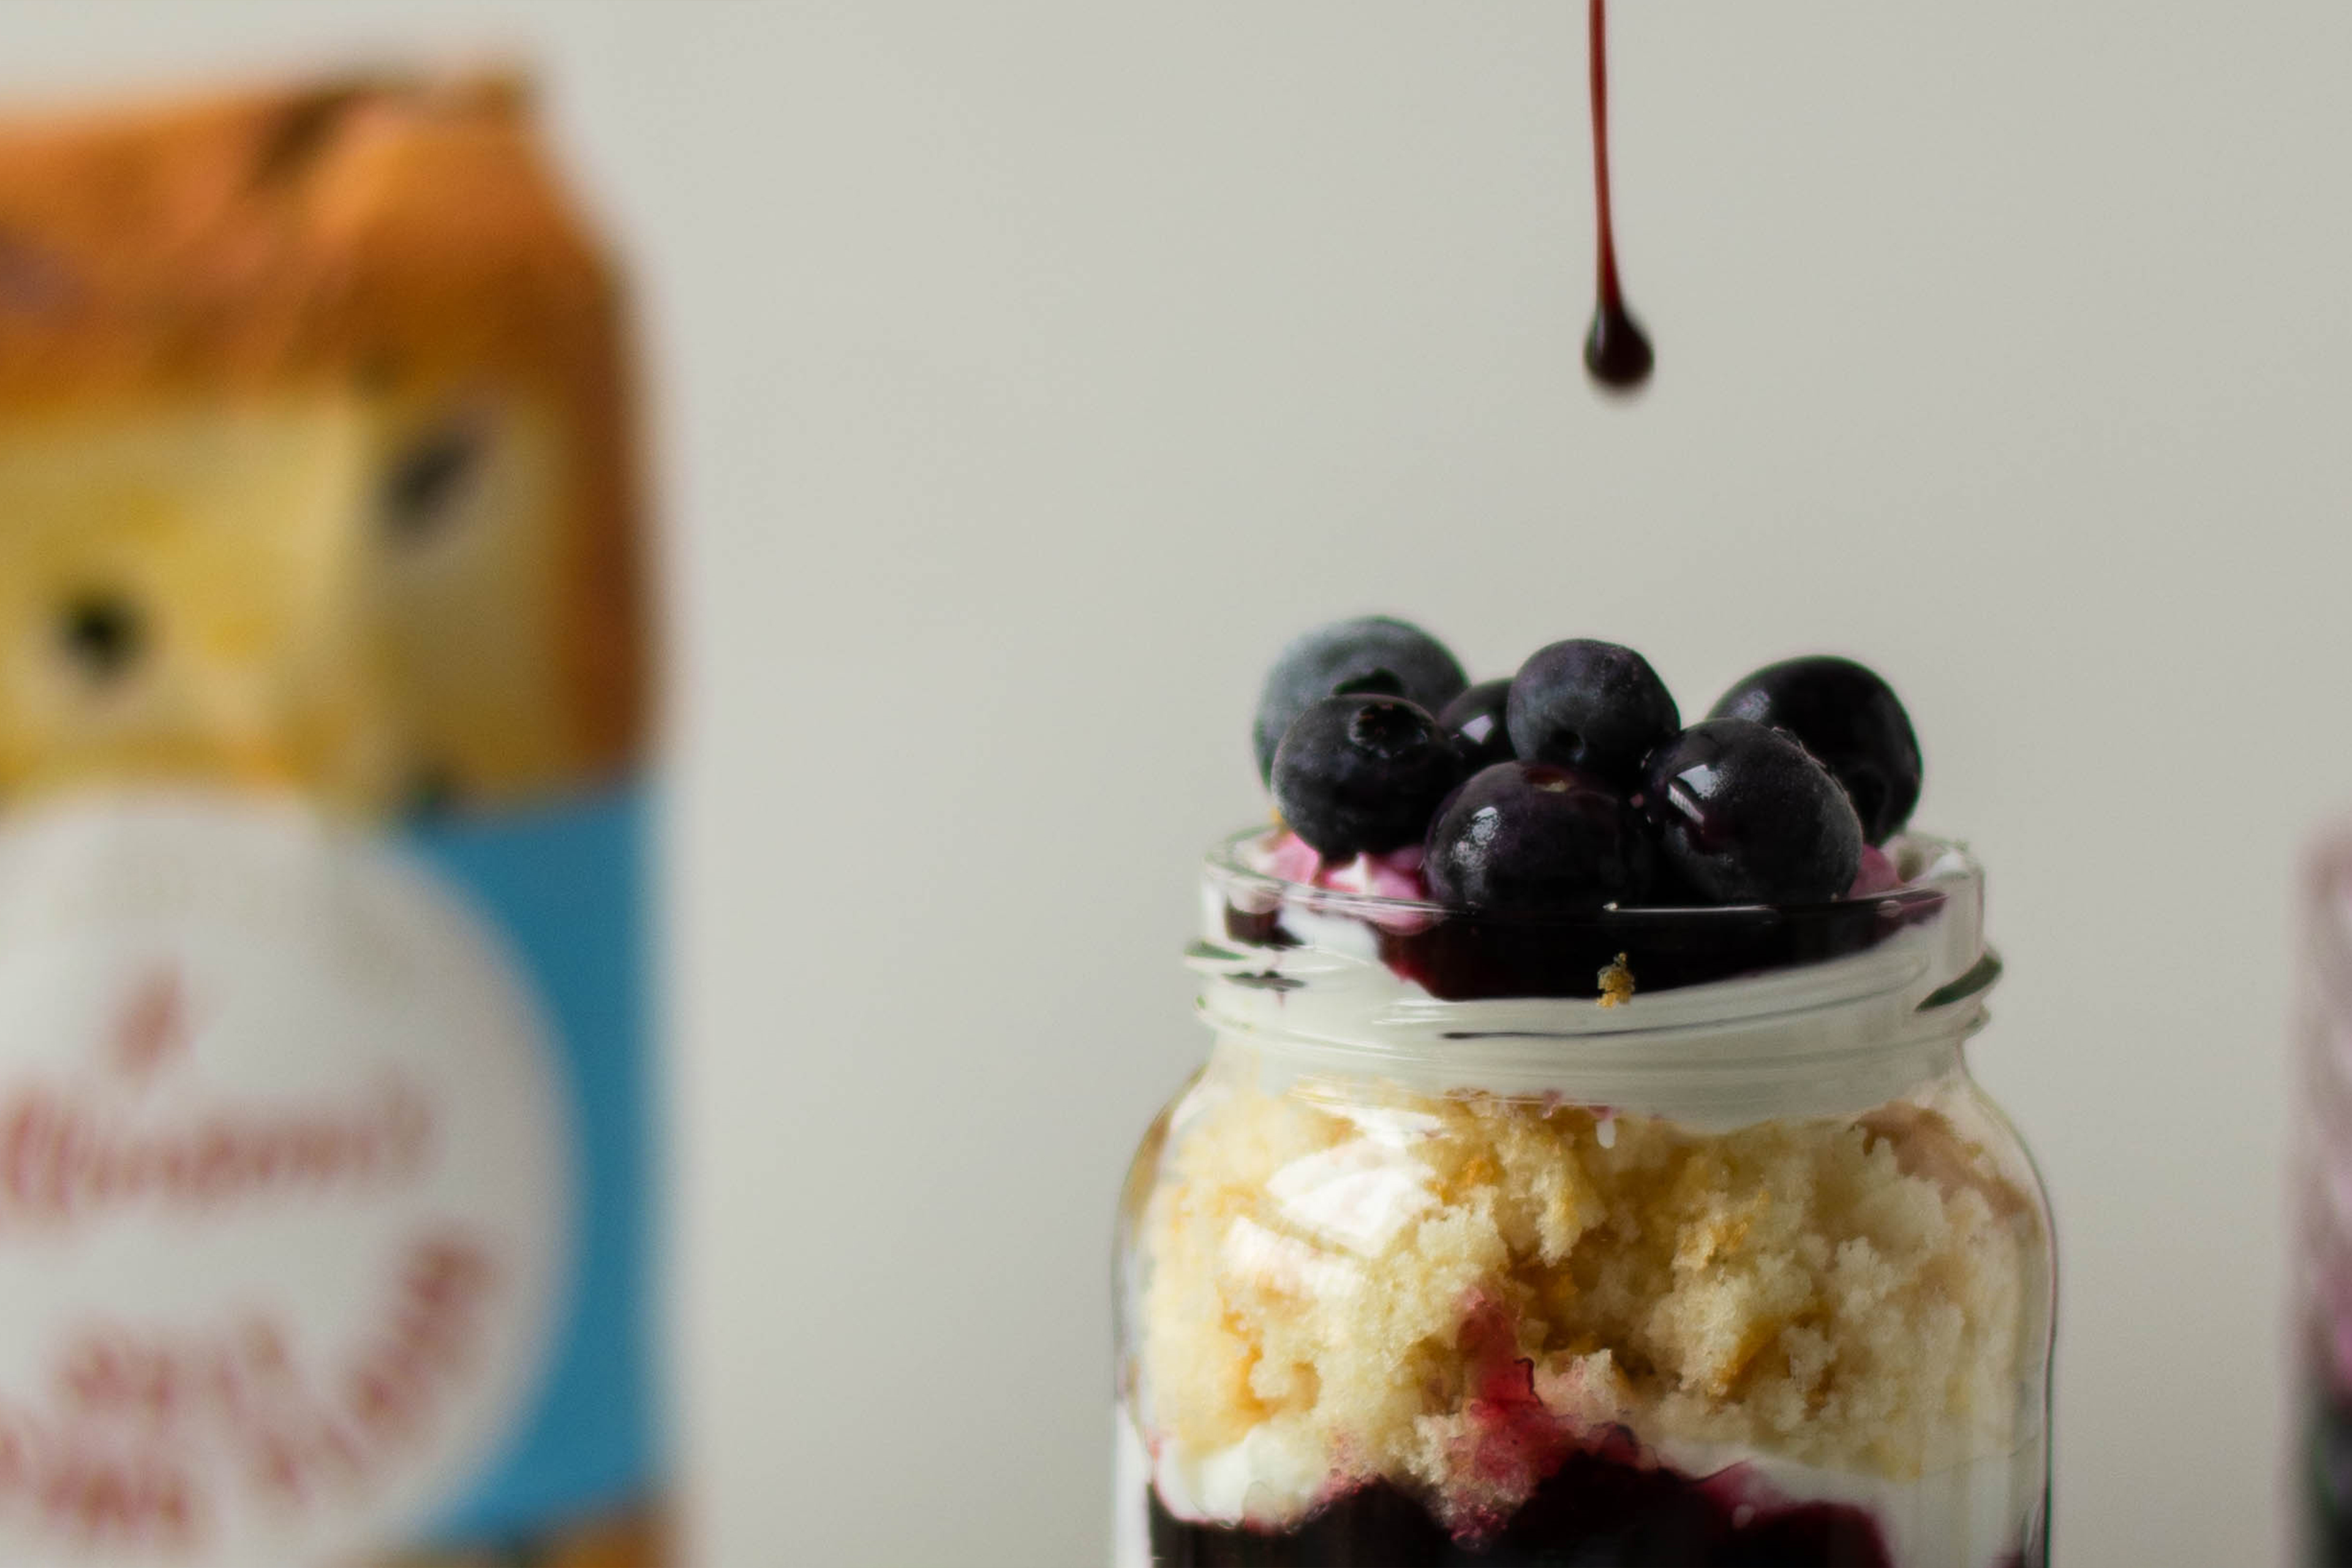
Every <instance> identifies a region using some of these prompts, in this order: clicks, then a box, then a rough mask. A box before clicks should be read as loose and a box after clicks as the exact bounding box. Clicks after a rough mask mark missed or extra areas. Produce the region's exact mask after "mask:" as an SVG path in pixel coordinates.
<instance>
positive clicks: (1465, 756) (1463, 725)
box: [1437, 680, 1512, 773]
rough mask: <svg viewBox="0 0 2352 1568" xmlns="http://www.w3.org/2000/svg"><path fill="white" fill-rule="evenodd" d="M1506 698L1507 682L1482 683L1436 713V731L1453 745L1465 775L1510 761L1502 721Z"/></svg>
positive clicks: (1508, 741)
mask: <svg viewBox="0 0 2352 1568" xmlns="http://www.w3.org/2000/svg"><path fill="white" fill-rule="evenodd" d="M1510 695H1511V683H1510V682H1509V681H1508V680H1482V681H1480V682H1479V683H1478V684H1477V685H1475V686H1473V687H1471V688H1470V689H1467V690H1465V692H1463V693H1462V695H1461V696H1459V697H1457V698H1455V699H1454V700H1453V701H1451V702H1449V703H1447V704H1446V705H1445V706H1444V708H1443V709H1442V710H1439V712H1438V715H1437V727H1438V728H1439V729H1441V730H1443V731H1445V738H1446V739H1447V740H1449V741H1451V742H1454V751H1455V752H1459V753H1460V754H1461V757H1462V765H1463V768H1464V769H1465V771H1466V772H1469V773H1476V772H1477V771H1478V770H1479V769H1480V768H1484V767H1491V766H1493V765H1494V764H1495V763H1507V762H1509V761H1510V760H1511V757H1512V752H1511V731H1510V729H1509V727H1508V726H1507V724H1506V723H1505V722H1504V719H1503V706H1504V704H1505V702H1507V700H1509V698H1510Z"/></svg>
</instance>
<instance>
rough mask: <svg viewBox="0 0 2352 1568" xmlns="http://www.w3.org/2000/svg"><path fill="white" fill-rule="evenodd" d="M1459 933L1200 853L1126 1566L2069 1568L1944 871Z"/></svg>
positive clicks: (2018, 1162)
mask: <svg viewBox="0 0 2352 1568" xmlns="http://www.w3.org/2000/svg"><path fill="white" fill-rule="evenodd" d="M1888 849H1889V853H1890V856H1891V857H1892V858H1893V859H1894V861H1895V870H1896V873H1897V874H1898V875H1899V876H1900V877H1901V878H1902V880H1901V883H1900V885H1899V886H1897V887H1895V888H1894V889H1891V890H1889V891H1887V892H1885V893H1883V894H1879V895H1876V896H1873V897H1866V898H1857V899H1849V900H1841V901H1839V902H1837V903H1833V904H1826V905H1818V906H1810V907H1806V908H1801V909H1780V910H1773V909H1756V908H1751V909H1710V910H1601V911H1599V912H1597V913H1592V914H1588V915H1582V916H1576V917H1559V918H1552V917H1547V918H1540V919H1538V918H1531V917H1511V918H1499V917H1495V916H1486V915H1481V916H1469V915H1464V914H1461V913H1458V912H1454V911H1448V910H1443V909H1440V908H1438V907H1435V906H1433V905H1429V904H1425V903H1420V902H1415V901H1412V900H1402V899H1394V898H1383V897H1376V896H1371V895H1370V894H1361V893H1354V892H1348V891H1335V890H1330V889H1323V888H1310V887H1306V886H1303V885H1301V884H1298V883H1295V882H1286V881H1282V880H1279V879H1276V878H1275V877H1273V876H1271V875H1268V874H1265V873H1264V872H1262V871H1260V870H1258V869H1255V867H1258V866H1263V865H1265V864H1267V863H1268V858H1267V855H1266V842H1265V835H1264V834H1263V833H1253V834H1244V835H1242V836H1239V837H1235V838H1234V839H1231V840H1228V841H1227V842H1226V843H1224V844H1223V845H1222V846H1220V847H1218V849H1217V850H1216V851H1214V852H1213V854H1212V856H1211V857H1210V859H1209V862H1208V867H1207V877H1206V882H1205V886H1204V889H1203V912H1204V916H1205V922H1206V923H1205V929H1204V932H1203V936H1202V941H1200V942H1197V943H1196V944H1195V945H1194V946H1193V948H1192V954H1191V962H1192V967H1193V968H1194V969H1195V970H1196V971H1197V972H1198V973H1200V975H1201V1003H1200V1005H1201V1011H1202V1015H1203V1016H1204V1017H1205V1018H1206V1020H1207V1021H1208V1023H1209V1025H1210V1026H1211V1027H1212V1029H1213V1031H1214V1032H1215V1039H1214V1043H1213V1045H1212V1047H1211V1049H1210V1053H1209V1058H1208V1061H1207V1063H1206V1065H1205V1066H1204V1067H1203V1068H1202V1070H1201V1071H1200V1073H1199V1074H1198V1075H1197V1076H1196V1077H1195V1078H1194V1079H1192V1082H1191V1084H1190V1085H1188V1086H1187V1088H1186V1089H1184V1090H1183V1092H1182V1093H1181V1095H1180V1096H1179V1097H1178V1098H1177V1100H1175V1102H1174V1103H1173V1104H1172V1105H1171V1106H1170V1107H1169V1108H1168V1110H1166V1111H1164V1112H1163V1113H1162V1114H1161V1115H1160V1119H1159V1120H1158V1121H1156V1122H1155V1123H1154V1124H1153V1126H1152V1127H1151V1129H1150V1131H1149V1132H1148V1133H1147V1134H1146V1136H1145V1138H1144V1141H1143V1145H1142V1148H1141V1149H1140V1151H1139V1152H1138V1154H1137V1156H1136V1160H1135V1163H1134V1166H1133V1169H1132V1171H1131V1173H1129V1179H1128V1184H1127V1187H1126V1192H1125V1194H1124V1198H1123V1200H1122V1203H1121V1210H1120V1225H1119V1242H1118V1394H1119V1400H1120V1409H1119V1413H1118V1497H1117V1509H1118V1514H1117V1524H1116V1533H1115V1553H1116V1561H1117V1563H1118V1568H1142V1565H1144V1564H1147V1563H1149V1564H1154V1565H1159V1568H1175V1565H1181V1568H1213V1565H1216V1564H1228V1563H1230V1564H1243V1563H1247V1564H1252V1565H1255V1568H1341V1565H1349V1568H1358V1565H1377V1568H1414V1565H1417V1564H1423V1563H1461V1564H1465V1565H1467V1564H1485V1565H1487V1568H1515V1565H1533V1564H1538V1563H1541V1564H1547V1565H1555V1564H1564V1563H1573V1564H1578V1565H1580V1568H1708V1565H1710V1564H1733V1563H1738V1564H1768V1563H1769V1564H1772V1565H1775V1568H1880V1565H1885V1568H1898V1565H1899V1568H1929V1565H1933V1568H1996V1565H1998V1568H2012V1565H2024V1568H2038V1565H2040V1564H2043V1563H2046V1562H2047V1553H2048V1547H2047V1539H2048V1537H2047V1512H2048V1498H2049V1447H2048V1408H2049V1407H2048V1387H2049V1370H2050V1345H2051V1327H2052V1313H2053V1279H2054V1275H2053V1253H2052V1247H2051V1230H2050V1224H2049V1213H2048V1209H2047V1206H2046V1204H2045V1200H2044V1196H2043V1194H2042V1187H2041V1184H2040V1181H2039V1178H2038V1177H2037V1176H2036V1174H2035V1173H2034V1170H2033V1167H2032V1163H2031V1161H2030V1159H2029V1158H2028V1156H2027V1154H2026V1152H2025V1150H2024V1148H2023V1146H2022V1145H2021V1143H2020V1142H2019V1140H2018V1138H2017V1135H2016V1133H2015V1131H2013V1130H2012V1129H2011V1126H2010V1124H2009V1122H2008V1121H2006V1119H2004V1118H2003V1116H2002V1115H2001V1113H2000V1110H1998V1109H1997V1108H1996V1107H1995V1106H1994V1105H1993V1104H1992V1103H1991V1101H1990V1100H1989V1099H1987V1097H1986V1096H1985V1095H1984V1093H1983V1092H1982V1091H1981V1090H1980V1089H1979V1088H1978V1087H1977V1086H1976V1084H1975V1083H1974V1082H1973V1081H1972V1080H1971V1079H1969V1075H1968V1070H1967V1068H1966V1067H1965V1065H1964V1063H1963V1061H1962V1056H1961V1047H1962V1044H1963V1042H1964V1041H1966V1040H1967V1038H1968V1037H1969V1036H1970V1035H1971V1034H1973V1033H1974V1032H1975V1031H1976V1029H1977V1028H1978V1027H1979V1026H1980V1025H1981V1024H1982V1022H1983V1019H1984V1001H1985V994H1986V992H1987V991H1988V990H1989V989H1990V986H1991V984H1992V983H1993V981H1994V979H1995V977H1996V976H1997V975H1998V973H1999V968H2000V966H1999V963H1998V960H1996V959H1995V958H1994V956H1993V955H1992V954H1991V953H1990V952H1989V951H1988V950H1987V949H1986V948H1985V946H1984V944H1983V941H1982V918H1981V916H1982V895H1983V879H1982V874H1981V872H1980V870H1979V868H1978V867H1977V865H1976V864H1975V863H1974V862H1973V861H1971V860H1970V859H1969V858H1968V857H1967V856H1966V855H1965V854H1964V853H1963V852H1962V851H1960V850H1959V849H1958V848H1957V847H1954V846H1952V845H1949V844H1946V843H1942V842H1939V841H1936V840H1933V839H1927V838H1923V837H1912V838H1908V839H1904V840H1898V841H1897V842H1896V843H1895V844H1893V845H1890V846H1889V847H1888Z"/></svg>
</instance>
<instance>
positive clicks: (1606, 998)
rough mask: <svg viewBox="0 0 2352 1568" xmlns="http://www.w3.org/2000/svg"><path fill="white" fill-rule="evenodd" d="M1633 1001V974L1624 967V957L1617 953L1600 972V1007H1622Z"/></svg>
mask: <svg viewBox="0 0 2352 1568" xmlns="http://www.w3.org/2000/svg"><path fill="white" fill-rule="evenodd" d="M1632 1000H1633V971H1632V970H1631V969H1629V968H1627V967H1626V965H1625V955H1624V954H1623V953H1622V952H1621V953H1619V954H1618V955H1617V956H1616V958H1615V959H1614V960H1613V961H1612V963H1610V964H1609V966H1608V967H1607V968H1605V969H1603V970H1602V971H1601V1005H1602V1006H1603V1007H1616V1006H1622V1005H1624V1004H1625V1003H1627V1002H1631V1001H1632Z"/></svg>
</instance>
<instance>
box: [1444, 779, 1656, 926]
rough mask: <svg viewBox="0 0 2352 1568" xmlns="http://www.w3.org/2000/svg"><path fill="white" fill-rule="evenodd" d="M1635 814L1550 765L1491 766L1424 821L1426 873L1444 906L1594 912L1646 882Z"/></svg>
mask: <svg viewBox="0 0 2352 1568" xmlns="http://www.w3.org/2000/svg"><path fill="white" fill-rule="evenodd" d="M1650 868H1651V848H1650V838H1649V835H1648V833H1647V832H1646V831H1645V830H1644V828H1643V823H1642V821H1641V818H1640V816H1638V814H1636V813H1635V812H1634V811H1633V809H1632V808H1631V807H1629V806H1628V805H1626V803H1625V800H1624V797H1623V796H1622V795H1619V794H1618V793H1617V792H1616V791H1615V790H1614V789H1612V788H1611V787H1610V786H1609V785H1608V784H1605V783H1603V782H1602V781H1601V780H1600V779H1597V778H1594V777H1593V776H1592V775H1591V774H1590V773H1579V772H1578V771H1576V770H1575V769H1573V768H1560V767H1553V766H1551V765H1550V764H1549V763H1522V762H1508V763H1495V764H1494V765H1493V766H1491V767H1488V768H1486V769H1484V770H1482V771H1481V772H1480V773H1477V774H1476V775H1475V777H1473V778H1472V779H1471V780H1470V781H1469V782H1468V783H1467V784H1464V785H1463V786H1462V787H1461V788H1460V789H1458V790H1456V791H1454V797H1453V798H1452V799H1451V800H1448V801H1447V802H1446V803H1445V805H1444V807H1442V808H1441V809H1440V810H1439V812H1438V814H1437V819H1436V820H1435V821H1434V822H1433V823H1431V824H1430V825H1429V840H1428V854H1427V856H1426V858H1424V859H1423V862H1422V874H1423V876H1424V877H1425V878H1426V879H1428V882H1429V889H1430V891H1431V892H1432V893H1433V894H1434V895H1435V896H1436V897H1437V898H1438V899H1439V900H1441V901H1443V902H1444V903H1449V904H1454V905H1456V906H1459V907H1461V908H1463V909H1471V910H1518V911H1543V910H1597V909H1599V908H1600V907H1601V905H1603V904H1612V903H1630V902H1633V901H1634V900H1638V899H1639V898H1640V897H1641V896H1642V894H1643V890H1644V889H1645V888H1646V887H1647V886H1648V883H1649V879H1650Z"/></svg>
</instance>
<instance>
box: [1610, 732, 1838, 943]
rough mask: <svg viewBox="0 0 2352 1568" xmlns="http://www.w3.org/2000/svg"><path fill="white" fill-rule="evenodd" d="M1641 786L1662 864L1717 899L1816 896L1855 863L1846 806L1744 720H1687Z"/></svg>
mask: <svg viewBox="0 0 2352 1568" xmlns="http://www.w3.org/2000/svg"><path fill="white" fill-rule="evenodd" d="M1642 793H1643V802H1644V805H1645V808H1646V809H1647V811H1648V812H1649V814H1650V816H1651V819H1652V820H1653V821H1654V823H1656V825H1657V828H1658V847H1659V852H1660V854H1661V855H1662V857H1663V858H1664V860H1665V862H1666V864H1667V865H1668V866H1669V867H1670V868H1672V869H1673V871H1674V874H1675V877H1676V878H1677V879H1680V880H1681V881H1682V882H1684V883H1685V884H1686V885H1687V886H1689V887H1690V888H1691V889H1694V890H1695V891H1696V892H1698V893H1699V894H1700V895H1701V896H1703V897H1705V898H1707V899H1710V900H1714V901H1715V902H1717V903H1720V904H1811V903H1821V902H1824V901H1826V900H1831V899H1834V898H1837V897H1838V896H1839V895H1841V894H1843V892H1844V891H1845V890H1846V889H1848V888H1850V887H1852V886H1853V879H1854V873H1855V872H1856V871H1858V870H1859V869H1860V868H1861V866H1862V822H1861V819H1860V818H1859V817H1857V816H1854V813H1853V803H1852V802H1850V801H1848V800H1847V799H1846V795H1845V791H1844V790H1843V789H1842V788H1840V787H1839V785H1838V782H1837V780H1836V779H1834V778H1832V777H1831V776H1830V771H1829V770H1828V769H1827V768H1825V767H1823V766H1822V764H1821V763H1819V762H1816V761H1815V760H1814V759H1813V757H1812V756H1811V753H1809V752H1807V751H1806V750H1805V748H1804V747H1802V746H1801V745H1799V744H1798V743H1797V742H1795V741H1794V740H1792V739H1790V737H1789V736H1787V735H1785V734H1783V733H1781V732H1780V731H1778V730H1769V729H1767V728H1765V727H1764V726H1763V725H1761V724H1758V723H1754V722H1752V721H1748V720H1746V719H1708V720H1705V721H1702V722H1699V723H1696V724H1694V725H1692V726H1691V727H1690V728H1689V729H1687V730H1685V731H1683V732H1682V733H1681V734H1680V735H1678V736H1676V737H1675V740H1674V741H1673V742H1672V743H1670V744H1668V745H1665V746H1662V747H1660V748H1659V749H1658V751H1657V752H1656V753H1654V755H1653V756H1652V757H1651V758H1650V764H1649V768H1648V770H1647V776H1646V779H1645V781H1644V783H1643V792H1642Z"/></svg>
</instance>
